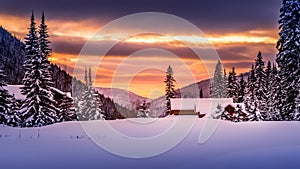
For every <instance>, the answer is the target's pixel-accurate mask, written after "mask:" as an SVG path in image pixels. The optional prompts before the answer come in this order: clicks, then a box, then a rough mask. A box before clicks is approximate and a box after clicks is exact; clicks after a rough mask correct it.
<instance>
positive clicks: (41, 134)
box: [0, 117, 300, 169]
mask: <svg viewBox="0 0 300 169" xmlns="http://www.w3.org/2000/svg"><path fill="white" fill-rule="evenodd" d="M177 120H182V121H184V123H192V122H193V118H190V117H184V119H181V118H180V119H177ZM106 122H107V121H93V122H85V123H84V126H86V125H88V126H93V125H95V126H98V127H99V126H103V125H104V124H109V125H110V126H111V127H112V128H113V129H114V130H116V131H118V132H119V133H122V134H123V137H124V138H125V139H126V138H127V139H130V137H135V138H146V137H153V136H157V135H159V134H160V133H162V132H164V131H167V130H168V129H169V128H172V127H173V125H174V123H175V122H176V118H174V117H170V118H165V119H140V120H138V119H125V120H116V121H110V122H108V123H106ZM204 123H205V119H196V122H195V125H194V126H193V127H192V129H191V131H190V133H189V134H188V135H187V136H186V137H185V138H184V139H183V140H182V141H181V142H180V143H179V144H178V145H176V146H175V147H174V148H172V149H171V150H169V151H167V152H165V153H163V154H160V155H157V156H154V157H149V158H140V159H133V158H126V157H120V156H117V155H114V154H111V153H109V152H108V151H106V150H103V149H102V148H100V147H99V146H98V145H97V144H95V143H94V142H93V141H92V140H93V139H94V138H96V137H97V138H98V139H103V140H110V139H112V137H111V136H110V135H109V134H105V132H104V131H102V130H101V129H100V130H99V129H98V128H97V127H95V129H97V131H98V133H99V135H98V136H96V135H90V136H88V135H87V134H86V133H85V132H84V130H83V128H82V126H81V125H80V123H79V122H67V123H61V124H55V125H52V126H47V127H42V128H32V129H29V128H27V129H26V128H25V129H16V128H10V127H6V126H1V127H0V152H1V156H0V168H1V169H10V168H13V169H18V168H20V169H21V168H22V169H24V168H36V169H42V168H43V169H47V168H55V169H60V168H64V169H66V168H72V169H77V168H78V169H80V168H87V169H89V168H114V169H115V168H143V169H146V168H147V169H148V168H149V169H153V168H172V169H174V168H184V169H186V168H205V169H206V168H238V169H241V168H242V169H244V168H299V167H300V164H299V157H300V134H299V131H300V123H299V122H246V123H231V122H226V121H221V122H220V124H219V126H218V128H217V130H216V132H215V133H214V134H213V135H212V136H211V137H210V139H209V140H208V141H207V142H205V143H204V144H200V143H199V141H198V140H199V135H200V133H201V130H202V128H203V127H204ZM103 129H104V128H103ZM101 133H102V134H101ZM179 133H180V131H178V134H179ZM173 137H174V138H175V137H177V136H176V135H174V136H173ZM173 137H170V138H169V140H170V139H172V138H173ZM112 142H116V140H114V141H112ZM170 142H171V141H170ZM120 144H121V143H120ZM132 146H133V147H134V145H132ZM136 149H138V147H136V148H133V149H130V148H129V147H128V151H136ZM150 149H155V147H149V150H150Z"/></svg>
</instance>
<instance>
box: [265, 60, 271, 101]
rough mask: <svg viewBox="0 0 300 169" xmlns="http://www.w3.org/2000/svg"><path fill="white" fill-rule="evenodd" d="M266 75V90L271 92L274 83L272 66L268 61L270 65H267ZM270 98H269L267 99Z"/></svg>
mask: <svg viewBox="0 0 300 169" xmlns="http://www.w3.org/2000/svg"><path fill="white" fill-rule="evenodd" d="M265 74H266V80H265V81H266V84H265V88H266V91H270V89H271V85H270V83H271V81H272V64H271V62H270V61H268V64H267V68H266V70H265ZM267 98H268V97H267Z"/></svg>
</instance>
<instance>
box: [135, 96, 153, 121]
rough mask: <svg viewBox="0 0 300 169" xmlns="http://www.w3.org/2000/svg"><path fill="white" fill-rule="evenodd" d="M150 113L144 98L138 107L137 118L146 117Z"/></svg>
mask: <svg viewBox="0 0 300 169" xmlns="http://www.w3.org/2000/svg"><path fill="white" fill-rule="evenodd" d="M149 114H150V110H149V109H148V106H147V103H146V101H145V100H144V101H143V103H142V104H141V105H140V108H139V110H138V113H137V117H138V118H148V117H150V116H149Z"/></svg>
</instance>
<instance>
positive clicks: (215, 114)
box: [212, 104, 224, 119]
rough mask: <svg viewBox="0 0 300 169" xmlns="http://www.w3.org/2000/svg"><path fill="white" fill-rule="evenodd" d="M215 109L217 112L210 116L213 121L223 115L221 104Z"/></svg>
mask: <svg viewBox="0 0 300 169" xmlns="http://www.w3.org/2000/svg"><path fill="white" fill-rule="evenodd" d="M216 108H217V110H216V111H215V113H214V114H213V115H212V118H214V119H220V117H221V116H222V114H223V113H224V108H223V107H222V106H221V104H218V105H217V107H216Z"/></svg>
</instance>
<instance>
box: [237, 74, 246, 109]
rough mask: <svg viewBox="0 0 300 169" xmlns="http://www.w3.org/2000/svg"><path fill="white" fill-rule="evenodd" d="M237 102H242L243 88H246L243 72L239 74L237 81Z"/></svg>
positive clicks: (243, 98)
mask: <svg viewBox="0 0 300 169" xmlns="http://www.w3.org/2000/svg"><path fill="white" fill-rule="evenodd" d="M238 90H239V91H238V100H237V102H238V103H243V102H244V100H245V90H246V82H245V80H244V76H243V74H241V79H240V81H239V89H238Z"/></svg>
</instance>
